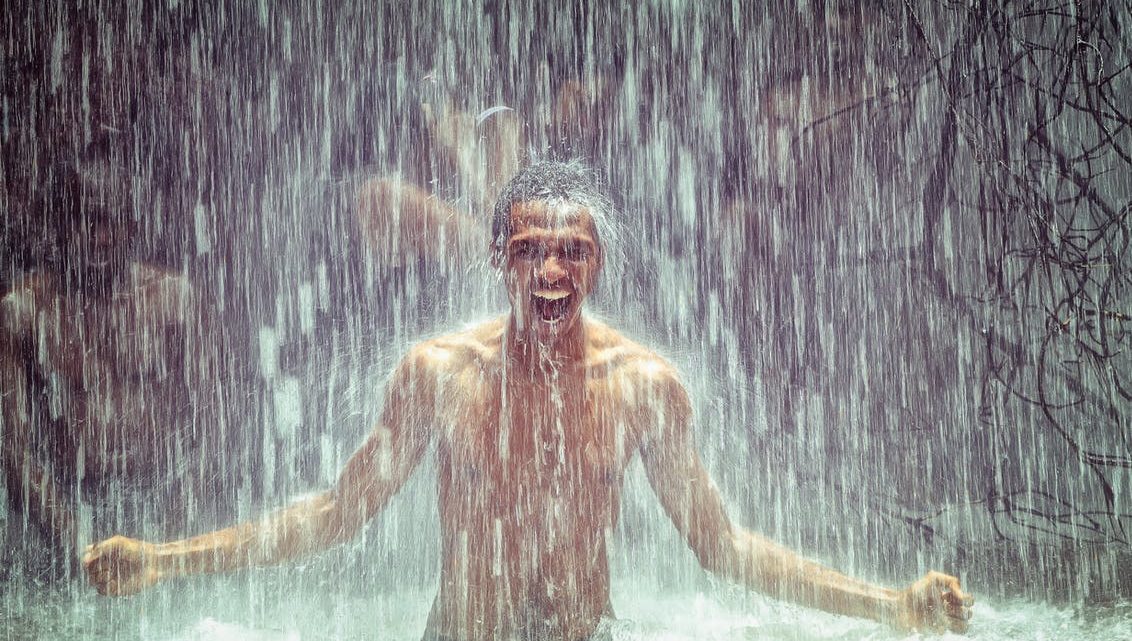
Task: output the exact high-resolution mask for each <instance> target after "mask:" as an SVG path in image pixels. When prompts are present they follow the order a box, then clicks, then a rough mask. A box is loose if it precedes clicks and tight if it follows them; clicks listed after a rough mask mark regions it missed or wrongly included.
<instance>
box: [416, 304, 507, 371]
mask: <svg viewBox="0 0 1132 641" xmlns="http://www.w3.org/2000/svg"><path fill="white" fill-rule="evenodd" d="M505 328H506V320H505V319H503V318H497V319H494V320H490V321H487V322H485V323H480V324H478V325H473V326H471V327H468V328H466V329H463V330H461V331H458V332H453V333H451V334H445V335H443V336H438V337H436V338H432V339H429V340H425V341H422V342H420V343H417V344H416V345H414V346H413V348H412V349H411V350H409V355H408V357H407V359H406V360H407V361H409V362H411V363H413V364H414V365H416V366H418V367H422V368H426V369H427V370H429V371H432V372H434V373H437V374H443V373H455V372H457V371H460V370H462V369H464V368H465V367H468V366H469V365H476V366H480V367H483V366H488V365H490V364H492V363H497V362H498V361H499V359H500V356H501V354H502V345H503V332H504V329H505Z"/></svg>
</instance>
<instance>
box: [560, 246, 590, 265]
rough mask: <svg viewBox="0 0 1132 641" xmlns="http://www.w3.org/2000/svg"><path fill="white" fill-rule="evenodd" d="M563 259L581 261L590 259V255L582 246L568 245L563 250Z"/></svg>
mask: <svg viewBox="0 0 1132 641" xmlns="http://www.w3.org/2000/svg"><path fill="white" fill-rule="evenodd" d="M562 257H563V258H565V259H566V260H572V261H580V260H585V259H587V258H589V257H590V253H589V252H588V251H586V248H585V247H582V246H581V245H567V246H566V247H564V248H563V250H562Z"/></svg>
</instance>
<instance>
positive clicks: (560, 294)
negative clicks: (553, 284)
mask: <svg viewBox="0 0 1132 641" xmlns="http://www.w3.org/2000/svg"><path fill="white" fill-rule="evenodd" d="M572 298H573V297H572V295H571V294H570V292H568V291H566V290H563V289H540V290H537V291H535V292H534V293H533V294H531V307H532V308H533V309H534V312H535V316H536V317H538V319H539V320H542V321H544V322H547V323H554V322H557V321H560V320H562V319H563V318H565V317H566V314H567V313H568V312H569V311H570V301H571V299H572Z"/></svg>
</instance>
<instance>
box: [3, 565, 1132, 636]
mask: <svg viewBox="0 0 1132 641" xmlns="http://www.w3.org/2000/svg"><path fill="white" fill-rule="evenodd" d="M288 584H290V585H292V586H297V587H295V588H294V589H287V587H286V586H287V585H288ZM327 587H328V586H325V585H322V586H316V585H305V584H303V581H301V580H300V581H295V580H294V576H292V578H291V580H288V579H287V573H274V572H272V573H269V574H268V575H267V576H261V577H257V578H256V579H255V580H253V581H244V580H229V579H213V578H206V579H202V580H200V581H193V582H184V583H179V584H173V585H169V586H167V587H162V588H159V589H157V590H155V591H154V592H153V593H151V594H146V595H142V596H139V597H133V598H126V599H105V598H102V597H98V596H97V595H94V594H91V593H85V592H84V593H83V594H81V595H79V596H78V597H77V598H76V596H75V594H74V592H73V591H71V590H58V591H35V590H31V589H28V590H26V591H25V590H12V591H8V592H6V593H5V595H4V596H3V597H2V599H0V630H3V631H4V632H6V633H8V634H14V636H13V637H12V638H17V639H22V638H31V639H52V640H58V641H101V640H105V639H143V640H145V641H204V640H206V639H207V640H209V641H213V640H219V641H227V640H231V641H300V640H317V641H346V640H355V639H382V640H389V641H415V640H416V639H419V638H420V636H421V634H422V632H423V630H424V625H425V620H426V618H427V615H428V609H429V606H430V604H431V602H432V596H433V595H432V592H431V591H425V590H413V591H404V592H400V593H396V594H394V593H374V594H372V595H370V594H362V593H359V591H358V590H347V589H342V588H340V587H339V588H337V589H334V588H331V589H327ZM654 590H655V588H654V587H653V586H647V585H643V584H639V583H635V582H633V581H630V580H620V581H617V582H616V584H615V586H614V608H615V610H616V611H617V613H618V617H619V618H618V619H617V620H616V621H610V622H607V623H606V624H605V625H604V626H603V631H604V633H605V634H604V635H603V637H604V638H606V639H609V640H610V641H746V640H752V639H759V640H770V641H788V640H789V641H830V640H835V639H836V640H840V641H870V640H883V641H897V640H900V639H908V640H914V639H921V638H923V639H927V638H933V639H941V640H946V639H971V640H973V641H1008V640H1009V641H1018V640H1033V641H1043V640H1046V639H1049V640H1053V639H1059V640H1060V639H1074V640H1082V641H1124V640H1126V639H1129V638H1132V603H1129V602H1119V603H1113V604H1108V605H1095V604H1094V605H1078V606H1072V605H1065V604H1062V605H1052V604H1045V603H1035V602H1028V601H1020V600H986V599H984V600H980V601H979V603H977V604H976V605H975V607H974V610H973V612H974V618H973V620H972V625H971V630H970V632H969V633H968V634H967V635H954V634H944V635H938V636H929V635H920V634H902V633H898V632H895V631H893V630H890V629H888V628H886V627H884V626H881V625H878V624H874V623H871V622H868V621H862V620H857V619H851V618H846V617H839V616H834V615H828V614H825V613H821V612H816V611H813V610H808V609H805V608H799V607H795V606H792V605H787V604H783V603H780V602H777V601H774V600H772V599H767V598H764V597H761V596H759V595H755V594H749V593H746V592H744V591H742V590H730V589H720V590H718V591H711V592H707V593H705V592H692V591H688V592H681V591H672V592H664V593H659V594H658V593H656V592H655V591H654Z"/></svg>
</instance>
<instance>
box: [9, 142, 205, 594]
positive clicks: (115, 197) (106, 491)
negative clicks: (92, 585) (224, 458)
mask: <svg viewBox="0 0 1132 641" xmlns="http://www.w3.org/2000/svg"><path fill="white" fill-rule="evenodd" d="M132 182H133V181H132V178H131V177H130V176H129V175H127V174H126V173H125V172H123V171H120V170H118V169H116V168H114V167H113V166H112V165H111V164H110V163H109V162H108V161H105V160H99V161H85V162H83V163H82V164H80V165H79V166H75V165H70V164H67V165H65V164H57V165H52V166H51V167H50V168H49V169H48V175H47V176H45V178H44V180H43V182H42V185H43V187H42V188H41V190H42V194H41V196H40V197H39V198H38V201H39V202H38V204H37V205H36V206H35V207H34V210H35V211H34V213H35V214H36V215H40V216H48V217H50V218H51V219H52V220H54V221H55V224H56V225H57V228H58V236H59V238H58V246H59V253H60V254H61V255H60V257H59V260H58V263H59V264H57V265H55V266H54V267H45V268H43V269H41V270H37V271H32V272H30V273H29V274H27V275H25V276H23V277H21V278H20V279H18V280H17V281H16V282H15V283H14V285H13V288H12V290H11V291H10V292H9V293H8V294H7V295H6V296H4V298H3V299H2V300H0V390H2V392H3V394H2V396H0V430H2V432H3V448H2V450H0V462H2V470H3V475H4V476H3V480H4V481H6V484H7V490H8V492H7V494H8V497H9V500H10V501H11V502H12V503H13V504H14V507H15V509H16V513H17V514H21V515H22V517H21V518H18V519H10V522H11V523H12V524H13V525H14V526H16V527H17V528H19V529H21V530H22V531H21V532H17V533H10V536H14V537H18V538H16V539H15V540H9V543H10V544H12V545H16V544H17V543H19V542H20V541H23V542H24V547H25V548H26V549H25V550H24V553H25V554H27V555H29V556H39V557H44V558H48V559H53V563H55V564H60V563H61V564H62V567H59V566H58V565H57V566H56V568H55V570H56V571H58V570H60V569H64V571H66V570H65V567H66V565H67V564H69V563H77V560H78V551H79V545H78V541H80V540H82V539H86V541H90V540H91V538H90V537H91V535H92V534H93V535H95V536H106V535H108V534H111V533H113V532H116V531H121V530H122V529H123V528H126V529H128V530H129V531H131V532H136V533H137V534H138V535H142V534H146V533H150V534H151V535H160V533H162V532H165V533H168V534H171V533H173V532H176V531H183V530H182V528H183V527H184V522H185V519H186V518H187V517H188V513H187V509H185V508H189V507H190V506H192V505H194V503H195V502H194V498H195V499H199V498H201V497H199V496H196V495H195V494H194V492H193V490H194V488H193V487H192V483H193V482H194V480H199V479H201V478H204V477H205V476H208V475H215V476H217V477H218V476H219V475H217V474H214V473H215V470H209V469H204V465H211V464H212V461H213V460H214V458H213V457H211V456H209V457H205V456H201V455H198V456H191V454H192V453H194V452H197V453H199V452H202V446H203V441H205V440H207V439H208V438H209V437H210V436H212V435H213V434H214V433H213V432H210V431H209V430H206V429H204V428H205V427H208V428H215V427H216V425H217V421H216V420H215V418H209V419H207V420H203V419H201V420H199V425H198V420H197V419H198V416H197V413H198V412H199V411H200V410H201V408H202V407H206V406H207V405H208V403H207V402H206V401H205V397H206V396H207V394H208V392H207V388H206V386H205V381H211V380H214V377H215V372H214V371H212V370H211V365H210V363H211V361H210V360H209V359H208V358H197V357H194V358H193V359H188V360H187V359H186V354H187V352H188V350H191V349H192V348H191V345H192V344H193V342H194V340H193V339H194V337H195V336H197V335H199V334H196V332H201V331H204V330H203V329H202V327H201V325H202V323H203V322H204V319H205V318H207V315H206V314H204V313H203V310H202V309H201V308H200V303H199V301H198V299H197V295H196V292H195V291H194V289H193V288H192V286H191V285H190V284H189V283H188V281H187V280H186V279H185V278H183V277H182V276H180V275H177V274H173V273H170V272H167V271H164V270H162V269H159V268H157V267H153V266H150V265H146V264H142V263H139V262H135V261H133V260H131V258H130V247H131V245H132V239H133V236H134V218H133V213H132V211H133V210H134V208H135V207H136V206H137V204H138V193H137V190H135V189H134V188H133V187H132V186H131V185H132ZM188 319H191V321H192V322H191V324H190V323H187V322H186V320H188ZM213 404H214V405H215V403H213ZM198 427H199V428H201V429H199V430H198V429H197V428H198ZM179 428H180V429H179ZM202 461H204V463H202ZM174 496H175V497H177V498H178V499H179V500H178V501H176V502H170V500H171V499H172V498H173V497H174ZM186 499H187V500H186ZM155 501H161V502H163V503H166V505H163V506H160V507H159V506H158V505H154V502H155ZM82 503H86V504H87V506H88V507H89V508H90V512H89V514H90V516H89V517H84V518H80V516H79V514H80V513H82V511H81V510H80V504H82ZM171 505H179V506H182V508H181V509H170V506H171ZM147 510H148V511H149V512H148V513H147ZM158 510H160V512H159V511H158ZM198 519H199V516H198ZM150 526H153V529H150ZM91 529H93V532H92V531H91ZM107 530H109V531H107ZM44 539H46V541H44ZM29 561H31V565H32V567H33V568H34V569H33V571H35V572H42V571H45V569H46V568H43V567H41V566H42V563H41V562H37V561H35V560H29Z"/></svg>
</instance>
